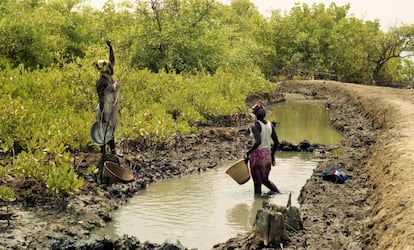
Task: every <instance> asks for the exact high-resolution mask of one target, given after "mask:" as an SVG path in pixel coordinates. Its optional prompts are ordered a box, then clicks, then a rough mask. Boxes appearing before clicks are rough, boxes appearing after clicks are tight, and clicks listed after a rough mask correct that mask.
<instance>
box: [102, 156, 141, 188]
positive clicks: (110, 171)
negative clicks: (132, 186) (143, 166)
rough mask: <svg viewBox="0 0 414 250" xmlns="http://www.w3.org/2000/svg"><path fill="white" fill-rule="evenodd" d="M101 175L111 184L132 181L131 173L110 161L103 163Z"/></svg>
mask: <svg viewBox="0 0 414 250" xmlns="http://www.w3.org/2000/svg"><path fill="white" fill-rule="evenodd" d="M102 174H103V176H105V177H107V178H109V180H110V181H111V182H112V183H117V182H129V181H132V180H133V179H134V176H133V175H132V173H131V171H129V170H128V169H127V168H124V167H122V166H121V165H119V164H118V163H116V162H112V161H106V162H104V169H103V173H102Z"/></svg>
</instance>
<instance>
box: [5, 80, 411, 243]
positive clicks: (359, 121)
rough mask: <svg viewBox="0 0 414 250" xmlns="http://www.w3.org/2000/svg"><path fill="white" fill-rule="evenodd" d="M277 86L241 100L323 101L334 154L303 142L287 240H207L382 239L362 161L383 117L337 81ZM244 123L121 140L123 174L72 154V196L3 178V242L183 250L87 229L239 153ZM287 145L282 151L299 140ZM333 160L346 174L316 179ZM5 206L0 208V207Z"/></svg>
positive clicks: (248, 237) (94, 155) (242, 239)
mask: <svg viewBox="0 0 414 250" xmlns="http://www.w3.org/2000/svg"><path fill="white" fill-rule="evenodd" d="M279 85H280V86H279V88H278V90H277V93H271V94H268V95H263V96H256V97H252V98H251V99H249V100H247V105H248V106H251V105H252V104H253V102H254V101H255V100H261V101H263V102H265V103H266V104H275V103H278V102H281V101H283V96H284V94H286V93H296V94H302V95H304V96H306V97H307V98H309V99H323V100H326V107H327V108H329V109H330V110H331V120H330V123H331V125H332V126H333V127H334V128H335V129H337V130H338V131H340V132H341V133H342V134H343V135H344V136H345V139H344V140H343V141H342V142H341V145H340V154H333V153H332V152H333V151H332V150H334V149H337V148H336V147H333V148H329V147H325V146H324V145H307V147H306V149H308V150H310V151H313V152H314V154H315V155H317V156H318V157H321V158H322V159H323V160H322V161H321V163H320V164H319V165H318V166H317V168H316V169H315V170H314V174H313V176H311V177H310V178H309V179H308V181H307V182H306V184H305V186H304V187H303V189H302V191H301V194H300V196H299V203H300V204H301V207H300V210H301V215H302V219H303V222H304V229H303V230H296V231H290V232H289V237H290V239H291V241H289V242H284V243H282V245H280V244H278V245H269V246H264V242H263V241H262V240H261V239H259V238H258V237H256V236H255V235H254V233H251V232H249V233H246V234H243V235H237V236H236V235H235V236H234V238H231V239H229V240H228V241H227V242H222V243H219V242H218V243H217V244H216V245H215V246H214V249H262V248H266V249H281V248H282V247H283V249H375V248H376V247H378V245H380V244H382V243H381V241H380V238H381V235H380V233H378V232H376V231H373V230H374V229H376V225H374V224H372V216H373V211H375V208H376V205H377V201H376V200H373V198H372V193H373V189H374V188H375V187H376V186H375V181H374V180H373V177H372V172H371V171H370V168H369V164H370V156H371V155H372V148H373V146H374V145H375V143H376V142H377V140H378V137H379V135H380V131H382V125H381V124H378V123H377V122H376V121H378V119H375V116H373V115H370V114H371V113H370V112H369V111H366V110H364V105H362V104H361V105H356V104H355V100H353V99H352V98H350V94H349V92H346V93H344V92H343V91H338V90H339V89H341V87H340V86H339V85H337V83H332V84H331V83H326V82H311V83H309V82H295V83H292V82H289V83H280V84H279ZM250 122H252V118H251V117H250V116H249V115H247V114H246V115H240V116H234V117H223V118H214V119H210V120H209V121H208V123H206V124H203V125H201V126H200V133H199V135H190V136H180V135H177V136H176V137H174V138H171V140H169V141H168V142H166V143H164V144H158V145H152V146H148V145H145V144H144V143H143V142H139V141H124V142H122V143H121V144H120V145H119V147H120V148H119V149H120V151H122V152H123V155H122V157H119V160H120V161H121V164H122V165H123V166H127V167H128V168H130V169H131V171H132V172H133V174H134V176H135V179H134V181H132V182H129V183H116V184H105V183H99V182H97V176H96V175H93V174H90V173H88V171H87V169H88V167H90V166H92V165H97V164H98V162H99V160H100V158H101V155H100V154H99V153H98V152H77V153H76V154H75V162H74V165H75V167H76V170H77V172H78V173H79V174H80V175H81V176H82V177H83V178H85V186H84V187H83V188H82V190H81V192H80V193H79V194H77V195H73V196H69V197H61V199H59V200H56V199H52V198H50V197H48V196H47V194H45V193H44V191H43V190H44V187H42V186H41V184H39V183H36V182H30V183H18V182H12V181H10V183H12V184H13V185H14V187H15V189H16V190H18V191H17V200H16V201H15V202H13V203H11V204H10V205H9V206H8V209H9V211H10V218H11V221H10V225H8V224H7V221H5V220H0V238H1V239H0V248H6V249H186V247H185V246H181V245H180V244H179V243H177V242H165V243H163V244H154V243H150V242H140V241H139V236H138V237H131V236H124V237H123V238H120V239H117V240H110V239H106V238H103V239H97V240H94V241H91V240H89V237H90V234H91V232H92V230H93V229H95V228H97V227H102V226H105V224H106V223H107V222H109V221H111V220H112V212H113V211H114V210H115V209H117V208H119V207H120V206H122V205H124V204H126V202H127V201H128V199H129V198H130V197H132V196H133V195H134V194H135V193H136V192H137V191H139V190H142V189H145V188H146V186H147V185H150V184H151V183H153V182H156V181H159V180H162V179H168V178H174V177H177V176H181V175H191V174H198V173H201V172H204V171H206V170H208V169H210V168H214V167H216V166H217V165H218V164H219V162H220V161H222V160H226V161H227V160H237V159H240V158H242V157H243V155H244V153H245V151H246V149H247V148H248V146H247V145H248V138H247V137H246V136H245V134H246V129H247V127H248V126H249V125H250ZM305 144H306V143H305ZM287 145H289V146H290V148H289V150H302V148H303V147H301V146H299V145H297V146H296V145H293V148H292V145H290V144H289V143H287ZM285 146H286V145H285ZM302 146H303V145H302ZM337 152H338V151H337ZM333 163H335V164H337V165H338V166H339V167H340V168H341V169H342V170H343V171H344V172H345V173H346V174H347V175H348V176H349V178H348V179H347V180H346V182H345V183H344V184H337V183H332V182H327V181H324V180H322V178H320V174H321V173H322V172H323V171H325V170H326V169H327V168H328V167H329V166H330V165H331V164H333ZM377 185H378V184H377ZM5 211H6V210H5V208H4V207H2V209H1V210H0V214H2V213H3V214H4V213H5ZM409 232H410V231H409ZM384 244H385V243H384ZM388 244H393V243H392V242H391V243H388ZM405 244H408V243H407V242H405Z"/></svg>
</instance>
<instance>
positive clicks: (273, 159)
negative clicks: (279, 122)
mask: <svg viewBox="0 0 414 250" xmlns="http://www.w3.org/2000/svg"><path fill="white" fill-rule="evenodd" d="M272 140H273V144H272V165H273V166H274V165H275V163H276V161H275V153H276V149H277V147H278V146H279V139H278V138H277V134H276V130H275V127H274V126H273V124H272Z"/></svg>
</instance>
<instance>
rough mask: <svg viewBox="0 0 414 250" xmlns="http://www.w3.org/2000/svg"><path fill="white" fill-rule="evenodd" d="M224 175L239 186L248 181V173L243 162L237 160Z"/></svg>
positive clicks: (247, 168)
mask: <svg viewBox="0 0 414 250" xmlns="http://www.w3.org/2000/svg"><path fill="white" fill-rule="evenodd" d="M226 174H228V175H230V177H231V178H233V180H235V181H236V182H237V183H239V184H240V185H242V184H244V183H246V182H247V181H249V180H250V171H249V167H248V166H247V164H246V163H245V162H244V160H239V161H238V162H236V163H235V164H233V166H231V167H229V168H228V169H227V170H226Z"/></svg>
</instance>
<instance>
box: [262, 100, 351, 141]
mask: <svg viewBox="0 0 414 250" xmlns="http://www.w3.org/2000/svg"><path fill="white" fill-rule="evenodd" d="M267 118H268V119H269V120H273V121H276V122H277V123H278V126H277V128H276V131H277V134H278V136H279V140H280V141H282V140H285V141H288V142H292V143H299V142H301V141H302V140H304V139H306V140H308V141H309V142H311V143H321V144H335V143H338V142H340V141H341V140H342V138H343V137H342V135H341V134H339V133H338V132H337V131H335V130H333V129H332V128H331V127H330V126H329V111H328V110H326V109H325V108H324V103H323V102H321V101H309V100H294V101H293V100H289V97H288V98H287V101H286V102H285V103H283V104H280V105H276V106H275V107H273V108H271V109H270V111H269V114H268V115H267Z"/></svg>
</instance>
